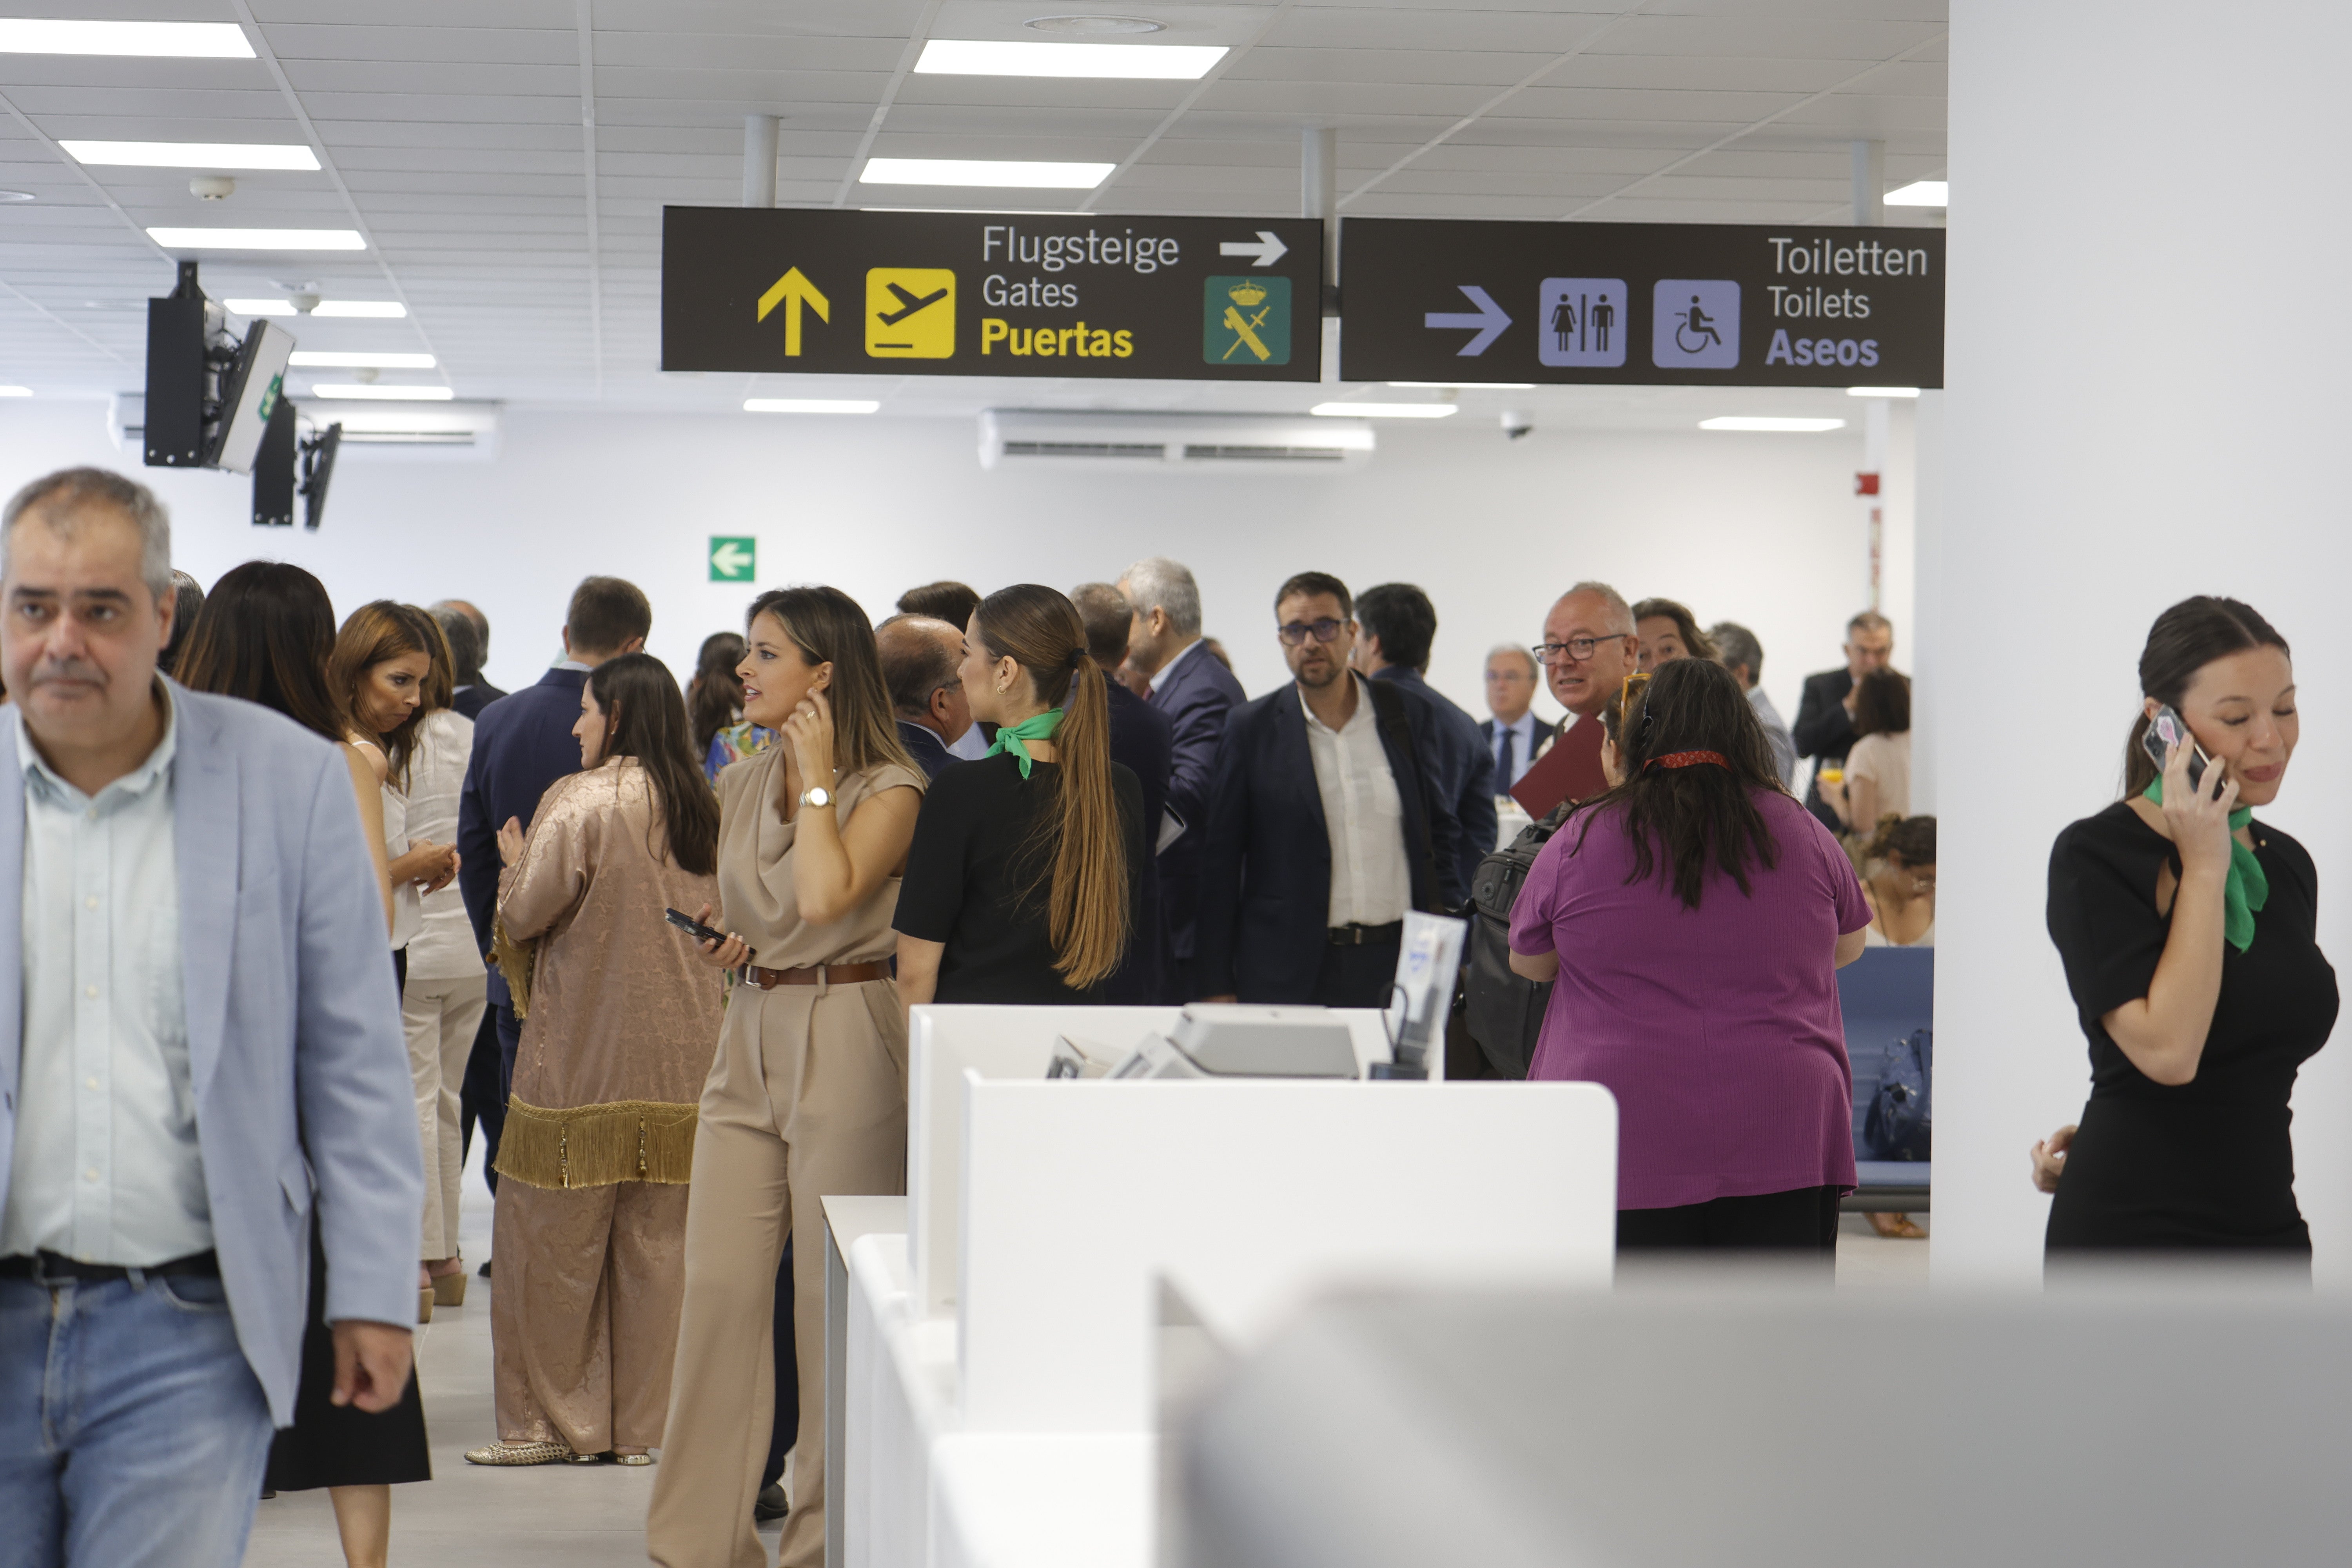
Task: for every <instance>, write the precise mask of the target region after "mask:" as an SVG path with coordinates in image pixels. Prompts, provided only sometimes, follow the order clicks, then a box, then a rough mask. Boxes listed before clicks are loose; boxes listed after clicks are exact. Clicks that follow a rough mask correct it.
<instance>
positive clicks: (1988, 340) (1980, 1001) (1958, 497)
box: [1923, 0, 2352, 1283]
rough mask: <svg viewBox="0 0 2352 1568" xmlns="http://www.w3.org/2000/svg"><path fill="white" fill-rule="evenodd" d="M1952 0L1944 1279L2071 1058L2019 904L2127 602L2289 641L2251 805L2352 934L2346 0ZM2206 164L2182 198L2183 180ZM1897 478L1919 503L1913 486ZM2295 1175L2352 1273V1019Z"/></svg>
mask: <svg viewBox="0 0 2352 1568" xmlns="http://www.w3.org/2000/svg"><path fill="white" fill-rule="evenodd" d="M2212 18H2213V13H2212V12H2211V10H2210V8H2208V7H2203V6H2200V5H2190V4H2189V3H2187V0H2069V3H2068V4H2065V5H2047V4H2042V3H2041V0H1955V4H1954V5H1953V6H1952V31H1951V37H1952V62H1951V100H1950V117H1951V118H1950V126H1951V180H1952V189H1953V193H1954V200H1953V205H1952V208H1951V234H1952V244H1951V268H1952V270H1951V276H1950V279H1949V284H1950V291H1949V295H1948V311H1947V320H1948V336H1947V344H1948V348H1947V355H1946V363H1947V372H1948V382H1947V384H1948V387H1949V392H1948V397H1947V400H1946V401H1947V410H1946V411H1947V414H1948V419H1947V421H1946V427H1945V430H1944V433H1943V434H1944V437H1945V442H1944V452H1943V456H1942V458H1941V460H1940V461H1939V462H1937V464H1936V465H1935V468H1937V469H1939V470H1940V472H1941V474H1942V476H1943V478H1942V494H1941V496H1940V498H1938V501H1937V505H1935V506H1934V507H1933V508H1932V509H1930V510H1929V521H1928V523H1927V527H1926V528H1925V529H1924V530H1923V531H1924V532H1927V533H1928V534H1931V535H1940V536H1941V537H1940V539H1939V540H1937V542H1936V543H1935V546H1934V547H1933V548H1931V549H1930V550H1927V551H1923V556H1925V557H1926V559H1927V561H1928V562H1932V563H1935V568H1936V574H1935V577H1934V578H1933V579H1932V580H1931V581H1929V582H1927V583H1925V584H1923V586H1924V587H1925V588H1926V590H1927V592H1928V593H1930V594H1932V595H1936V596H1937V599H1938V603H1937V609H1936V611H1935V613H1934V615H1933V616H1932V619H1933V620H1934V623H1935V626H1936V638H1937V647H1936V650H1935V651H1936V653H1937V665H1938V668H1939V669H1940V670H1941V671H1942V673H1943V676H1944V679H1943V681H1942V683H1941V684H1940V686H1939V688H1938V689H1937V694H1936V703H1935V714H1934V722H1935V726H1936V731H1937V740H1936V746H1937V757H1938V759H1939V761H1940V763H1941V769H1940V773H1939V775H1938V778H1937V801H1938V804H1939V805H1940V806H1941V808H1942V810H1941V812H1940V817H1941V836H1940V843H1939V846H1938V859H1939V862H1940V872H1941V883H1940V887H1941V897H1940V902H1939V906H1938V909H1937V939H1938V942H1939V944H1940V945H1939V946H1938V948H1937V977H1936V983H1937V984H1936V989H1937V1026H1938V1028H1937V1046H1938V1047H1939V1049H1938V1050H1937V1067H1938V1068H1940V1069H1941V1071H1940V1072H1939V1074H1938V1081H1937V1086H1936V1090H1937V1092H1936V1099H1937V1111H1938V1112H1939V1113H1940V1114H1939V1115H1938V1116H1937V1128H1936V1134H1937V1137H1936V1152H1935V1165H1936V1169H1935V1187H1936V1197H1935V1219H1934V1226H1935V1241H1934V1244H1933V1245H1934V1258H1935V1271H1936V1277H1937V1279H1938V1280H1941V1281H1949V1280H1961V1279H2009V1280H2014V1281H2032V1280H2033V1279H2036V1278H2037V1277H2038V1274H2039V1270H2040V1267H2041V1262H2042V1223H2043V1219H2044V1215H2045V1214H2046V1212H2047V1201H2046V1200H2044V1199H2042V1198H2041V1197H2039V1196H2037V1195H2036V1194H2034V1193H2033V1192H2032V1188H2031V1186H2030V1185H2029V1184H2028V1181H2027V1163H2026V1150H2027V1147H2028V1146H2029V1145H2030V1144H2031V1143H2032V1141H2033V1140H2034V1139H2035V1138H2037V1137H2039V1136H2041V1135H2042V1134H2044V1133H2047V1132H2048V1131H2050V1130H2051V1129H2052V1128H2053V1127H2054V1126H2056V1125H2057V1124H2058V1123H2060V1122H2062V1121H2072V1120H2073V1119H2074V1117H2075V1115H2076V1114H2077V1113H2078V1112H2079V1111H2080V1110H2081V1108H2082V1104H2083V1099H2084V1092H2085V1089H2086V1084H2087V1077H2088V1074H2087V1067H2086V1062H2087V1055H2086V1049H2085V1047H2084V1040H2083V1035H2082V1031H2081V1029H2080V1027H2079V1026H2078V1025H2077V1023H2076V1020H2075V1016H2074V1007H2073V1005H2072V1003H2071V1002H2070V1000H2069V998H2068V995H2067V992H2066V987H2065V983H2064V980H2063V975H2062V974H2061V972H2060V969H2059V964H2058V958H2057V954H2056V952H2054V951H2053V948H2052V946H2051V943H2050V938H2049V936H2048V934H2047V932H2046V931H2045V929H2044V925H2043V918H2044V907H2045V902H2046V897H2047V887H2048V863H2049V856H2050V847H2051V842H2052V840H2053V838H2054V837H2056V836H2057V834H2058V832H2059V830H2060V829H2061V828H2062V827H2063V826H2065V824H2066V823H2067V822H2069V821H2071V820H2073V819H2074V818H2077V817H2082V816H2089V815H2091V814H2092V813H2094V812H2096V811H2098V810H2100V809H2101V808H2103V807H2104V806H2105V805H2107V804H2108V803H2110V802H2112V801H2114V800H2115V799H2116V795H2117V791H2118V787H2119V783H2120V778H2121V773H2122V765H2123V753H2124V743H2125V740H2126V735H2127V733H2128V731H2129V728H2130V724H2131V721H2132V716H2133V712H2134V710H2135V708H2136V706H2137V700H2138V697H2139V688H2138V682H2137V674H2136V667H2137V660H2138V657H2139V652H2140V648H2141V646H2142V644H2143V642H2144V641H2145V639H2146V637H2147V628H2148V625H2149V623H2150V622H2151V621H2152V620H2153V619H2154V618H2155V617H2156V616H2157V615H2158V612H2159V611H2161V610H2163V609H2164V608H2165V607H2166V606H2167V605H2170V604H2173V603H2174V602H2176V601H2178V600H2179V599H2181V598H2182V597H2184V596H2186V595H2191V594H2197V593H2213V594H2225V595H2233V596H2236V597H2239V598H2242V599H2244V600H2246V601H2248V602H2249V603H2251V604H2252V605H2254V606H2255V607H2256V608H2257V609H2259V610H2260V611H2261V612H2262V613H2263V615H2265V616H2268V617H2269V618H2270V619H2271V620H2272V621H2273V623H2274V624H2275V625H2276V626H2278V627H2279V629H2280V630H2281V631H2282V632H2284V634H2285V636H2286V637H2287V638H2288V639H2289V640H2290V641H2291V642H2293V643H2294V647H2295V650H2296V653H2297V656H2298V657H2297V658H2296V662H2295V671H2296V675H2297V677H2298V679H2300V681H2301V684H2302V693H2301V702H2300V706H2301V709H2302V714H2303V741H2302V746H2301V749H2300V750H2299V751H2298V752H2296V754H2295V757H2294V765H2293V767H2292V768H2291V770H2290V771H2289V774H2288V777H2287V780H2286V784H2285V787H2284V793H2283V794H2282V795H2281V796H2280V798H2279V801H2278V803H2277V805H2274V806H2273V807H2270V808H2268V809H2266V810H2265V811H2264V812H2263V819H2264V820H2265V821H2267V822H2269V823H2271V824H2273V825H2274V826H2278V827H2279V828H2282V829H2284V830H2285V831H2287V832H2290V833H2293V834H2294V835H2295V836H2296V837H2299V838H2300V839H2301V840H2302V841H2303V843H2304V844H2305V847H2307V848H2309V850H2310V851H2311V853H2312V856H2313V858H2315V861H2316V862H2317V865H2318V871H2319V880H2320V889H2319V939H2320V944H2321V946H2322V947H2323V948H2324V949H2326V951H2328V952H2330V953H2331V954H2332V955H2333V956H2334V958H2335V959H2336V962H2337V963H2338V964H2339V965H2343V964H2347V963H2352V919H2347V911H2352V813H2347V810H2346V798H2347V776H2352V679H2347V678H2348V677H2352V670H2348V669H2347V663H2352V656H2348V655H2347V644H2346V641H2345V639H2344V638H2343V637H2340V636H2338V635H2337V632H2338V630H2339V624H2338V623H2339V622H2340V621H2341V620H2342V619H2343V617H2344V614H2345V589H2344V584H2345V581H2346V577H2347V572H2346V568H2347V565H2352V561H2347V555H2352V550H2347V544H2346V542H2345V529H2344V517H2345V512H2346V495H2345V492H2346V479H2345V473H2344V468H2343V465H2342V464H2341V463H2340V462H2337V461H2336V460H2335V459H2332V458H2328V457H2327V454H2328V453H2329V452H2334V451H2340V450H2341V449H2342V443H2343V442H2344V440H2345V438H2346V431H2347V427H2352V384H2347V380H2346V378H2345V367H2346V366H2347V365H2352V308H2347V300H2346V299H2345V285H2344V265H2345V258H2346V257H2347V254H2352V208H2347V205H2346V204H2345V203H2344V202H2342V201H2340V200H2335V199H2330V198H2327V197H2326V196H2315V193H2324V192H2329V191H2333V190H2336V188H2338V187H2339V186H2340V184H2341V183H2342V180H2341V176H2342V169H2341V163H2342V154H2343V145H2344V139H2343V109H2342V102H2343V84H2342V82H2341V79H2340V77H2341V66H2340V62H2341V61H2342V60H2343V59H2344V58H2347V55H2352V7H2346V6H2341V5H2334V6H2330V5H2295V6H2284V7H2273V8H2269V9H2265V10H2263V11H2261V12H2259V13H2247V14H2245V15H2244V16H2240V17H2237V18H2236V19H2235V20H2234V21H2233V23H2232V25H2231V26H2222V27H2216V26H2213V25H2212ZM2189 192H2206V193H2209V195H2208V197H2207V198H2206V199H2204V200H2201V201H2200V200H2189V201H2184V200H2183V196H2184V194H2185V193H2189ZM1923 499H1924V498H1923ZM2294 1110H2295V1119H2294V1142H2295V1154H2296V1165H2297V1171H2298V1181H2297V1192H2298V1194H2299V1195H2300V1198H2301V1201H2302V1205H2303V1208H2304V1212H2305V1215H2308V1216H2309V1217H2310V1220H2311V1224H2312V1232H2313V1237H2314V1241H2315V1246H2316V1247H2317V1257H2316V1267H2317V1270H2318V1273H2319V1277H2320V1279H2322V1280H2323V1281H2331V1280H2332V1281H2336V1282H2338V1283H2340V1282H2342V1281H2344V1280H2346V1279H2347V1278H2352V1031H2347V1030H2343V1029H2339V1030H2338V1031H2337V1037H2336V1042H2335V1043H2334V1044H2333V1045H2332V1046H2330V1047H2328V1048H2327V1050H2326V1051H2325V1052H2324V1053H2322V1054H2321V1056H2320V1057H2319V1058H2316V1059H2315V1061H2314V1062H2313V1063H2312V1064H2311V1066H2310V1067H2308V1068H2306V1069H2305V1074H2304V1077H2303V1080H2302V1085H2301V1088H2300V1089H2298V1090H2297V1092H2296V1096H2295V1101H2294Z"/></svg>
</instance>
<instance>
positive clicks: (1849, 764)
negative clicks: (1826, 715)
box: [1822, 669, 1911, 849]
mask: <svg viewBox="0 0 2352 1568" xmlns="http://www.w3.org/2000/svg"><path fill="white" fill-rule="evenodd" d="M1846 710H1847V711H1848V712H1849V713H1850V714H1852V715H1853V733H1854V737H1855V738H1854V742H1853V750H1852V751H1850V752H1847V753H1846V755H1845V764H1844V769H1843V775H1842V776H1841V777H1840V778H1838V779H1837V780H1835V781H1834V782H1832V783H1829V784H1823V785H1822V799H1823V800H1825V801H1827V802H1828V803H1829V806H1830V809H1831V810H1832V811H1834V812H1836V813H1837V816H1838V820H1839V821H1840V822H1842V823H1843V824H1845V830H1846V833H1847V835H1848V836H1849V837H1852V838H1853V840H1854V843H1855V847H1856V848H1857V849H1860V848H1861V847H1862V843H1863V841H1864V839H1865V838H1866V837H1868V836H1869V835H1870V834H1873V833H1874V832H1875V831H1876V830H1877V827H1878V824H1879V822H1880V820H1881V819H1882V818H1885V817H1887V816H1895V817H1905V816H1910V815H1911V678H1910V677H1909V676H1907V675H1904V674H1901V673H1899V672H1898V671H1895V670H1892V669H1874V670H1872V671H1871V672H1870V673H1869V674H1868V675H1865V676H1864V677H1863V678H1862V679H1860V680H1858V681H1856V682H1854V687H1853V690H1852V691H1851V692H1849V693H1847V694H1846Z"/></svg>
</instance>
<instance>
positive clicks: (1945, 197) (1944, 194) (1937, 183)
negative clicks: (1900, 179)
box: [1886, 180, 1952, 207]
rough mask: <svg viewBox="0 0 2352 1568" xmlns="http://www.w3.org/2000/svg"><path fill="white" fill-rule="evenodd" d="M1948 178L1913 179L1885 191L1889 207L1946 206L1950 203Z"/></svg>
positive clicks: (1950, 189) (1950, 191) (1950, 192)
mask: <svg viewBox="0 0 2352 1568" xmlns="http://www.w3.org/2000/svg"><path fill="white" fill-rule="evenodd" d="M1951 195H1952V183H1951V182H1950V181H1949V180H1914V181H1912V182H1911V183H1910V184H1907V185H1903V186H1899V187H1897V188H1896V189H1895V190H1891V191H1889V192H1887V193H1886V205H1888V206H1890V207H1948V206H1950V205H1952V202H1951Z"/></svg>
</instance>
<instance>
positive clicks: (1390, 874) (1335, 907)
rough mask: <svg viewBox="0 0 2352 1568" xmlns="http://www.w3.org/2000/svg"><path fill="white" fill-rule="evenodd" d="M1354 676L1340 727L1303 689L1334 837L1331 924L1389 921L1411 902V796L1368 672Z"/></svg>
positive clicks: (1318, 782)
mask: <svg viewBox="0 0 2352 1568" xmlns="http://www.w3.org/2000/svg"><path fill="white" fill-rule="evenodd" d="M1348 679H1350V680H1352V681H1354V682H1356V711H1355V714H1354V716H1353V717H1351V718H1350V719H1349V721H1347V722H1346V723H1345V724H1343V725H1341V726H1340V727H1339V729H1337V730H1334V729H1332V728H1331V727H1330V726H1329V725H1328V724H1326V723H1324V722H1323V721H1322V720H1320V719H1318V718H1317V717H1315V710H1313V709H1311V708H1309V707H1307V694H1306V692H1304V691H1301V692H1300V693H1299V694H1298V707H1299V710H1300V711H1302V712H1304V713H1305V714H1306V715H1307V755H1308V756H1309V757H1311V758H1313V759H1314V762H1315V787H1316V789H1317V790H1318V792H1319V793H1320V794H1321V795H1322V796H1323V826H1324V828H1325V830H1326V831H1328V833H1329V834H1330V836H1331V915H1330V923H1331V924H1332V925H1335V926H1343V925H1349V924H1357V923H1360V924H1363V925H1368V926H1382V925H1387V924H1389V923H1390V922H1391V921H1401V920H1402V919H1404V916H1405V911H1406V910H1410V909H1411V908H1412V866H1411V865H1410V864H1408V863H1407V861H1406V859H1405V854H1404V797H1403V796H1402V795H1399V794H1398V793H1397V782H1396V775H1395V774H1394V773H1391V772H1390V771H1389V754H1388V752H1387V750H1386V749H1385V748H1384V747H1382V746H1381V732H1380V721H1378V720H1377V719H1376V718H1375V717H1374V716H1373V713H1372V694H1371V692H1370V689H1368V688H1367V687H1366V684H1365V682H1364V679H1363V677H1361V676H1360V675H1355V674H1353V673H1350V674H1349V677H1348Z"/></svg>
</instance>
